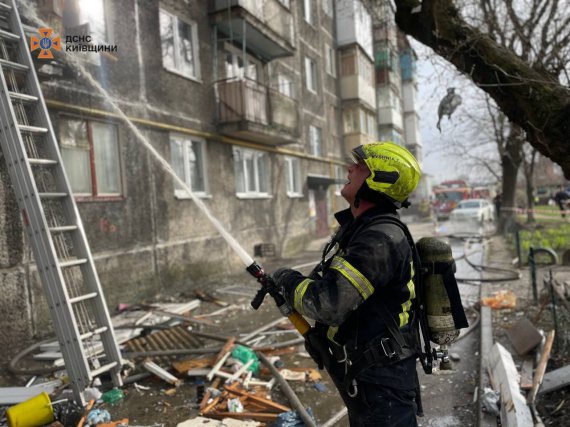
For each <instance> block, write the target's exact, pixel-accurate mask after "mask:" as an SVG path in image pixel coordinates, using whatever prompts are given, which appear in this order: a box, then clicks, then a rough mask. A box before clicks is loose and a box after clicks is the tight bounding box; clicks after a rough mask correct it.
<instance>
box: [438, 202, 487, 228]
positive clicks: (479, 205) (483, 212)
mask: <svg viewBox="0 0 570 427" xmlns="http://www.w3.org/2000/svg"><path fill="white" fill-rule="evenodd" d="M449 218H450V219H451V220H456V221H464V220H465V221H467V220H470V221H477V222H479V223H481V224H482V223H483V222H484V221H493V220H494V219H495V208H494V207H493V205H492V204H491V203H490V202H489V201H488V200H486V199H468V200H462V201H461V202H459V204H458V205H457V207H456V208H455V209H454V210H453V211H451V214H450V217H449Z"/></svg>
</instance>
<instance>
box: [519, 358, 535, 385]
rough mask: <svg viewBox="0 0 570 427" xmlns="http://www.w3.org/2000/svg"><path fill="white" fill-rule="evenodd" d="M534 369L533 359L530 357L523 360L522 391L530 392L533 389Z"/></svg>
mask: <svg viewBox="0 0 570 427" xmlns="http://www.w3.org/2000/svg"><path fill="white" fill-rule="evenodd" d="M533 368H534V362H533V358H532V357H528V358H526V359H525V360H523V364H522V367H521V382H520V385H521V389H523V390H530V389H531V388H532V370H533Z"/></svg>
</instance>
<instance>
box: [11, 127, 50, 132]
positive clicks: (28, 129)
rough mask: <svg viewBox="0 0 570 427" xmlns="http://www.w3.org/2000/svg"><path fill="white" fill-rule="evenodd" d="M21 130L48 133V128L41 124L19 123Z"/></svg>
mask: <svg viewBox="0 0 570 427" xmlns="http://www.w3.org/2000/svg"><path fill="white" fill-rule="evenodd" d="M18 127H19V128H20V131H22V132H30V133H47V131H48V128H42V127H39V126H28V125H18Z"/></svg>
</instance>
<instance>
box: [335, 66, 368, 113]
mask: <svg viewBox="0 0 570 427" xmlns="http://www.w3.org/2000/svg"><path fill="white" fill-rule="evenodd" d="M340 97H341V99H342V100H343V101H344V100H361V101H363V102H364V103H365V104H366V105H367V106H368V107H369V108H375V107H376V97H375V92H374V86H372V84H370V83H369V82H368V81H366V80H365V79H363V78H362V77H361V76H359V75H357V74H354V75H351V76H343V77H341V79H340Z"/></svg>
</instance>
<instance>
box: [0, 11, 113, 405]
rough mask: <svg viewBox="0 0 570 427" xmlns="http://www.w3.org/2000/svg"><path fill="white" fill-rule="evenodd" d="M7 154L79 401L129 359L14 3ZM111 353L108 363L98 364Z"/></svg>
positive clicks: (3, 64) (0, 19)
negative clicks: (96, 381)
mask: <svg viewBox="0 0 570 427" xmlns="http://www.w3.org/2000/svg"><path fill="white" fill-rule="evenodd" d="M0 79H1V86H0V91H1V93H0V146H1V148H2V153H3V154H4V158H5V161H6V165H7V168H8V172H9V176H10V180H11V183H12V187H13V189H14V193H15V195H16V198H17V201H18V206H19V208H20V210H21V213H22V219H23V223H24V227H25V229H26V232H27V235H28V237H29V242H30V246H31V248H32V251H33V254H34V258H35V261H36V264H37V270H38V275H39V277H40V280H41V282H42V285H43V289H44V293H45V296H46V299H47V303H48V306H49V309H50V312H51V316H52V319H53V323H54V329H55V332H56V335H57V339H58V341H59V346H60V350H61V352H62V355H63V359H64V362H65V368H66V370H67V373H68V376H69V379H70V382H71V386H72V388H73V396H74V400H75V401H76V402H77V403H80V404H82V405H85V399H84V396H83V392H84V390H85V388H87V387H89V386H90V385H91V382H92V380H93V379H94V378H95V377H96V376H98V375H100V374H102V373H105V372H109V374H110V375H111V377H112V380H113V383H114V385H115V386H121V385H122V379H121V375H120V370H121V368H122V359H121V353H120V350H119V347H118V345H117V342H116V340H115V333H114V331H113V326H112V324H111V319H110V317H109V311H108V309H107V305H106V303H105V299H104V296H103V292H102V290H101V285H100V283H99V279H98V277H97V272H96V270H95V265H94V262H93V258H92V256H91V252H90V249H89V246H88V244H87V239H86V236H85V230H84V229H83V225H82V223H81V218H80V217H79V211H78V210H77V206H76V204H75V200H74V198H73V195H72V192H71V187H70V185H69V181H68V179H67V177H66V174H65V170H64V167H63V163H62V160H61V156H60V153H59V149H58V144H57V140H56V137H55V134H54V131H53V128H52V125H51V122H50V118H49V115H48V111H47V108H46V105H45V102H44V99H43V96H42V92H41V89H40V84H39V81H38V78H37V76H36V73H35V70H34V66H33V63H32V57H31V54H30V51H29V48H28V44H27V41H26V37H25V35H24V30H23V27H22V22H21V21H20V16H19V15H18V11H17V9H16V4H15V1H14V0H10V3H5V2H0ZM101 344H102V346H103V352H104V357H103V358H102V360H99V357H98V356H97V354H98V353H100V351H99V350H100V349H97V348H96V347H101Z"/></svg>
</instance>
